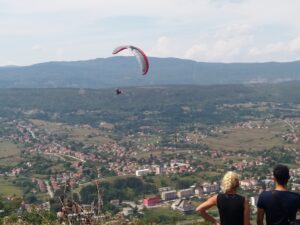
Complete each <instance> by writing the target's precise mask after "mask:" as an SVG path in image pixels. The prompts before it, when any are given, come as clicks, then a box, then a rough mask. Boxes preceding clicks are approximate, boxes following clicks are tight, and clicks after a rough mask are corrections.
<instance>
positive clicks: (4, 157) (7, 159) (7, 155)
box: [0, 141, 21, 166]
mask: <svg viewBox="0 0 300 225" xmlns="http://www.w3.org/2000/svg"><path fill="white" fill-rule="evenodd" d="M20 154H21V151H20V149H19V147H18V145H16V144H14V143H11V142H9V141H0V166H1V165H14V164H17V163H18V162H19V161H20V160H21V158H20Z"/></svg>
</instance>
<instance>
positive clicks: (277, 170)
mask: <svg viewBox="0 0 300 225" xmlns="http://www.w3.org/2000/svg"><path fill="white" fill-rule="evenodd" d="M273 176H274V177H275V179H276V181H277V182H278V183H279V184H281V185H286V184H287V182H288V181H289V179H290V169H289V168H288V167H287V166H285V165H280V164H279V165H277V166H275V167H274V169H273Z"/></svg>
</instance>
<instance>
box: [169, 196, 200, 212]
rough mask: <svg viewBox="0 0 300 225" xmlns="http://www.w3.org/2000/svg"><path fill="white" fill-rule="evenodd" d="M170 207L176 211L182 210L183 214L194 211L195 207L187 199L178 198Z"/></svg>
mask: <svg viewBox="0 0 300 225" xmlns="http://www.w3.org/2000/svg"><path fill="white" fill-rule="evenodd" d="M171 208H172V209H173V210H178V211H180V212H183V213H185V214H188V213H191V212H194V211H195V209H196V207H195V206H193V205H192V204H191V202H190V201H188V200H186V199H179V200H177V201H175V202H174V203H173V204H172V206H171Z"/></svg>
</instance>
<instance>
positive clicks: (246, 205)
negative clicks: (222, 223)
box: [244, 199, 250, 225]
mask: <svg viewBox="0 0 300 225" xmlns="http://www.w3.org/2000/svg"><path fill="white" fill-rule="evenodd" d="M244 225H250V205H249V200H248V199H245V201H244Z"/></svg>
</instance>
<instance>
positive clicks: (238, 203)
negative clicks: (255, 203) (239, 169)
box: [196, 172, 250, 225]
mask: <svg viewBox="0 0 300 225" xmlns="http://www.w3.org/2000/svg"><path fill="white" fill-rule="evenodd" d="M221 186H222V190H223V193H220V194H217V195H214V196H212V197H211V198H209V199H208V200H207V201H205V202H204V203H202V204H201V205H200V206H198V208H197V209H196V211H197V212H199V213H200V215H201V216H202V217H203V218H204V219H205V220H207V221H209V222H211V223H213V224H214V225H220V224H221V225H250V209H249V208H250V207H249V201H248V200H247V199H245V198H244V197H243V196H241V195H238V194H237V190H238V188H239V175H238V174H237V173H234V172H227V173H226V174H225V175H224V177H223V179H222V185H221ZM213 206H217V207H218V210H219V215H220V221H221V223H220V222H219V221H218V220H216V219H215V218H214V217H212V216H210V215H209V214H208V213H207V212H206V210H208V209H209V208H211V207H213Z"/></svg>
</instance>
